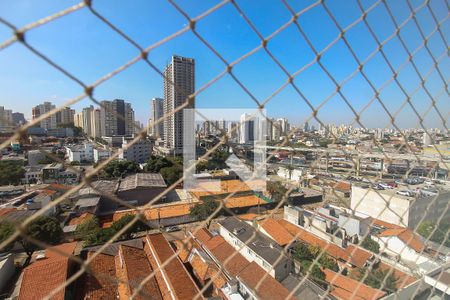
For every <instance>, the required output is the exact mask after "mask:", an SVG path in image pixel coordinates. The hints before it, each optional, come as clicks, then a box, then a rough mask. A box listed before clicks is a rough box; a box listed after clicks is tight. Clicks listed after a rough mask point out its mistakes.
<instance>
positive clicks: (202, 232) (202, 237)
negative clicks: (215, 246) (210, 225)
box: [192, 228, 213, 244]
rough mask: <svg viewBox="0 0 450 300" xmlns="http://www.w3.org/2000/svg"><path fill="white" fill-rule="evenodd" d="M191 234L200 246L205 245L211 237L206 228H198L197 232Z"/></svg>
mask: <svg viewBox="0 0 450 300" xmlns="http://www.w3.org/2000/svg"><path fill="white" fill-rule="evenodd" d="M192 233H193V235H194V237H195V238H196V239H197V240H199V241H200V242H201V243H202V244H204V243H206V242H207V241H209V240H210V239H211V238H212V237H213V236H212V234H211V232H209V230H208V229H206V228H200V229H198V230H193V232H192Z"/></svg>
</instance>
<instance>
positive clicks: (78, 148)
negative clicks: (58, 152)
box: [65, 143, 94, 162]
mask: <svg viewBox="0 0 450 300" xmlns="http://www.w3.org/2000/svg"><path fill="white" fill-rule="evenodd" d="M65 148H66V153H67V156H68V159H69V161H70V162H73V161H78V162H92V161H94V146H93V145H92V144H91V143H85V144H83V145H74V146H68V147H65Z"/></svg>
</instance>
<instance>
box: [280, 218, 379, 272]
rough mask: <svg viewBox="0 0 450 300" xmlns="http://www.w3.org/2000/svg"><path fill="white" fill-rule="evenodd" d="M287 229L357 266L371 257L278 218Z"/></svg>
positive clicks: (301, 238) (360, 265)
mask: <svg viewBox="0 0 450 300" xmlns="http://www.w3.org/2000/svg"><path fill="white" fill-rule="evenodd" d="M278 223H279V224H281V225H282V226H283V227H284V228H286V230H287V231H289V232H290V233H291V234H292V235H293V236H295V237H296V238H297V239H299V240H302V241H303V242H305V243H307V244H310V245H314V246H317V247H320V248H321V249H325V251H326V252H327V253H328V254H329V255H330V256H332V257H334V258H336V259H341V260H343V261H345V262H348V263H350V264H352V265H354V266H357V267H360V268H362V267H364V265H365V264H366V262H367V260H369V259H370V258H371V257H372V255H373V254H372V253H370V252H369V251H366V250H364V249H362V248H359V247H357V246H354V245H349V246H348V247H347V248H345V249H344V248H341V247H339V246H337V245H336V244H333V243H329V242H327V241H325V240H322V239H321V238H319V237H317V236H315V235H314V234H312V233H310V232H308V231H306V230H305V229H303V228H301V227H299V226H297V225H294V224H292V223H290V222H288V221H286V220H278Z"/></svg>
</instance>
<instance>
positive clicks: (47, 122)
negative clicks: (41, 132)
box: [32, 102, 57, 129]
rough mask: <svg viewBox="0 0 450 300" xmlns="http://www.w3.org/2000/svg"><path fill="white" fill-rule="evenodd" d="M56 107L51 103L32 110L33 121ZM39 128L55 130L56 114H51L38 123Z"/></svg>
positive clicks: (45, 103)
mask: <svg viewBox="0 0 450 300" xmlns="http://www.w3.org/2000/svg"><path fill="white" fill-rule="evenodd" d="M55 108H56V106H55V105H54V104H52V103H51V102H44V103H42V104H39V105H37V106H35V107H33V109H32V116H33V120H34V119H37V118H38V117H40V116H42V115H44V114H46V113H48V112H50V111H51V110H52V109H55ZM39 126H40V127H41V128H44V129H55V128H56V127H57V122H56V114H51V115H50V116H49V117H47V118H45V119H44V120H42V121H41V122H40V123H39Z"/></svg>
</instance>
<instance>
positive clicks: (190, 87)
mask: <svg viewBox="0 0 450 300" xmlns="http://www.w3.org/2000/svg"><path fill="white" fill-rule="evenodd" d="M194 92H195V61H194V59H192V58H186V57H181V56H172V61H171V63H170V64H169V65H168V66H167V67H166V69H165V70H164V114H165V115H167V117H166V118H165V119H164V147H165V150H166V151H167V152H168V153H171V154H181V153H182V152H183V129H184V120H183V118H184V114H183V110H180V111H178V112H176V113H174V114H172V113H173V111H174V110H175V109H176V108H177V107H179V106H180V105H182V104H184V103H185V102H186V101H188V96H189V95H191V94H193V93H194ZM194 107H195V99H191V101H189V104H188V105H187V106H186V107H185V108H194ZM192 125H193V126H194V124H192Z"/></svg>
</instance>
